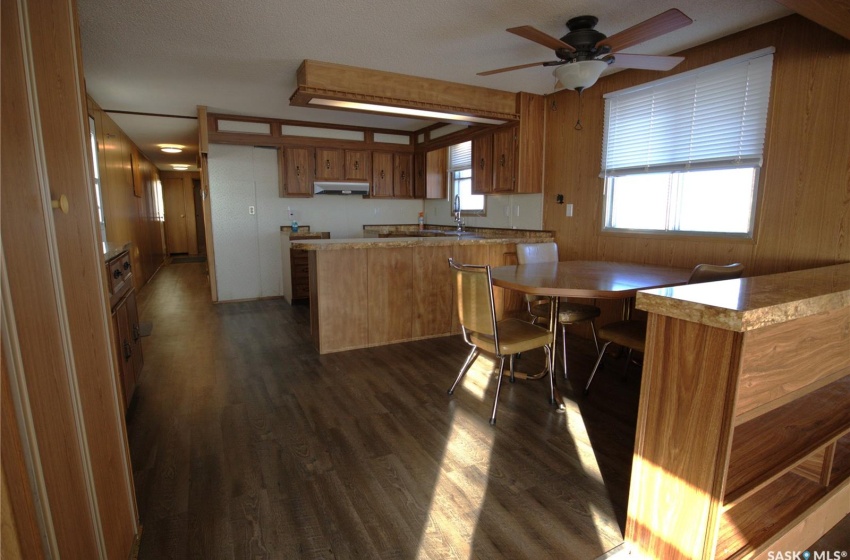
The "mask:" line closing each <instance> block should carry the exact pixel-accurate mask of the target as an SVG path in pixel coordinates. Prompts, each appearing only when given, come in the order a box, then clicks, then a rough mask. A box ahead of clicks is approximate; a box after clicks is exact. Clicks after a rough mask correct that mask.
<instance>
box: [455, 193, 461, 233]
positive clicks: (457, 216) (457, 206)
mask: <svg viewBox="0 0 850 560" xmlns="http://www.w3.org/2000/svg"><path fill="white" fill-rule="evenodd" d="M454 213H455V223H456V224H457V232H458V233H461V232H462V231H463V220H462V219H461V218H460V195H459V194H456V195H455V202H454Z"/></svg>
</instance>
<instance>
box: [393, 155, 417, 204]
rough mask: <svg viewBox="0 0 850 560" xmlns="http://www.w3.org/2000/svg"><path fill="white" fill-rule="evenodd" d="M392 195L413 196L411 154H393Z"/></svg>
mask: <svg viewBox="0 0 850 560" xmlns="http://www.w3.org/2000/svg"><path fill="white" fill-rule="evenodd" d="M393 196H394V197H395V198H413V154H393Z"/></svg>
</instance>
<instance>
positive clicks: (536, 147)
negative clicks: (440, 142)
mask: <svg viewBox="0 0 850 560" xmlns="http://www.w3.org/2000/svg"><path fill="white" fill-rule="evenodd" d="M517 104H518V106H519V114H520V121H519V124H516V125H512V126H507V127H503V128H499V129H497V130H495V131H494V132H492V133H490V134H484V135H480V136H476V137H474V138H473V139H472V192H474V193H476V194H502V193H515V194H530V193H541V192H543V138H544V124H545V105H544V99H543V96H540V95H534V94H530V93H519V94H517Z"/></svg>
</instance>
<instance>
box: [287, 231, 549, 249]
mask: <svg viewBox="0 0 850 560" xmlns="http://www.w3.org/2000/svg"><path fill="white" fill-rule="evenodd" d="M552 240H553V238H551V237H525V236H517V237H479V236H477V235H474V234H470V235H460V236H458V235H444V236H440V237H382V238H365V237H364V238H360V239H357V238H353V239H303V240H302V239H293V240H292V245H291V247H292V248H293V249H304V250H307V251H334V250H343V249H389V248H399V247H441V246H454V245H498V244H504V243H545V242H548V241H552Z"/></svg>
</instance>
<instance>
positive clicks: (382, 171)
mask: <svg viewBox="0 0 850 560" xmlns="http://www.w3.org/2000/svg"><path fill="white" fill-rule="evenodd" d="M383 178H384V170H383V169H381V179H383Z"/></svg>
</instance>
